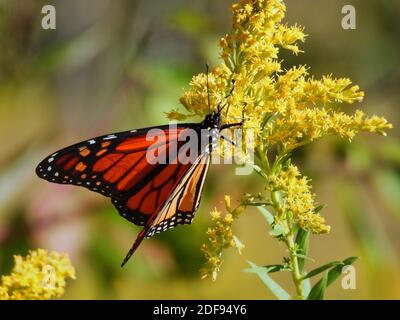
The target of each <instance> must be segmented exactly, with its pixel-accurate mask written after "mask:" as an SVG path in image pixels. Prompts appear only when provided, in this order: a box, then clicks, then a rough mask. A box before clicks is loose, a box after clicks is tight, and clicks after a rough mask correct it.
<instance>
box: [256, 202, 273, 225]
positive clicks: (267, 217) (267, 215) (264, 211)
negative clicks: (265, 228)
mask: <svg viewBox="0 0 400 320" xmlns="http://www.w3.org/2000/svg"><path fill="white" fill-rule="evenodd" d="M257 209H258V210H259V211H260V212H261V214H262V215H263V217H264V218H265V220H267V222H268V224H269V225H271V224H272V223H273V222H274V216H273V215H272V213H271V212H269V211H268V210H267V209H266V208H265V207H261V206H260V207H257Z"/></svg>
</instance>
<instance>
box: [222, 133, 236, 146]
mask: <svg viewBox="0 0 400 320" xmlns="http://www.w3.org/2000/svg"><path fill="white" fill-rule="evenodd" d="M220 137H221V139H222V140H225V141H227V142H229V143H230V144H231V145H233V146H234V147H237V144H236V142H234V141H232V140H231V139H229V138H227V137H225V136H223V135H220Z"/></svg>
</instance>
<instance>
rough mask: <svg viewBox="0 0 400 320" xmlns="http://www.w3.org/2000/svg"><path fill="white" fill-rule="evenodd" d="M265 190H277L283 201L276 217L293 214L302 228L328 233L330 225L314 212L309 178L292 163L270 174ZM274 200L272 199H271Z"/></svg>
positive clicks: (313, 200) (313, 199) (283, 217)
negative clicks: (276, 172)
mask: <svg viewBox="0 0 400 320" xmlns="http://www.w3.org/2000/svg"><path fill="white" fill-rule="evenodd" d="M269 179H270V183H269V185H268V186H267V191H269V192H271V193H272V192H274V191H279V192H281V193H282V194H283V198H284V199H285V201H283V203H282V204H281V205H280V207H279V210H278V211H279V212H278V215H283V216H281V217H278V219H279V218H280V219H285V220H286V219H287V216H286V215H287V214H290V215H292V216H293V218H294V219H295V221H292V222H294V223H298V224H299V225H300V226H301V227H302V228H303V229H306V230H310V231H311V232H313V233H315V234H321V233H328V232H329V230H330V227H329V226H327V225H326V224H325V219H324V218H323V217H321V216H320V214H319V213H315V212H314V209H315V207H316V205H315V195H314V194H313V193H311V186H310V185H309V179H308V178H307V177H304V176H301V174H300V171H299V170H298V168H297V167H296V166H294V165H289V166H288V167H287V168H286V169H283V170H281V171H280V172H279V173H278V174H277V175H271V176H270V178H269ZM272 201H274V200H272Z"/></svg>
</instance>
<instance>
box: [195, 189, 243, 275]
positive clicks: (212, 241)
mask: <svg viewBox="0 0 400 320" xmlns="http://www.w3.org/2000/svg"><path fill="white" fill-rule="evenodd" d="M225 206H226V208H225V209H226V210H227V211H228V213H227V214H225V215H222V213H221V211H219V210H217V209H214V210H213V211H211V217H212V226H211V227H209V228H208V230H207V236H208V243H207V244H203V246H202V247H201V251H203V253H204V256H205V258H206V263H205V265H204V267H203V268H202V269H201V270H200V273H201V277H202V278H203V279H204V278H207V277H211V278H212V279H213V280H216V279H217V275H218V272H219V271H220V268H221V265H222V263H223V260H222V258H221V257H222V251H223V250H224V249H226V248H231V247H236V248H237V249H238V251H239V253H240V252H241V250H242V249H243V247H244V246H243V244H242V243H241V242H240V241H239V240H238V239H237V238H236V237H235V236H234V235H233V231H232V224H233V222H234V220H235V219H236V218H238V217H239V215H240V214H241V213H242V212H243V210H244V207H243V206H238V207H237V208H235V209H234V210H231V208H230V206H231V199H230V197H229V196H225Z"/></svg>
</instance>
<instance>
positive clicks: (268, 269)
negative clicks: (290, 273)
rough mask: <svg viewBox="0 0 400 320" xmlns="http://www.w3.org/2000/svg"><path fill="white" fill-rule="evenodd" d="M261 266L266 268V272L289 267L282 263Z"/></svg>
mask: <svg viewBox="0 0 400 320" xmlns="http://www.w3.org/2000/svg"><path fill="white" fill-rule="evenodd" d="M263 268H266V269H267V273H273V272H278V271H283V270H289V268H288V267H287V266H285V265H283V264H270V265H267V266H263Z"/></svg>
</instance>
